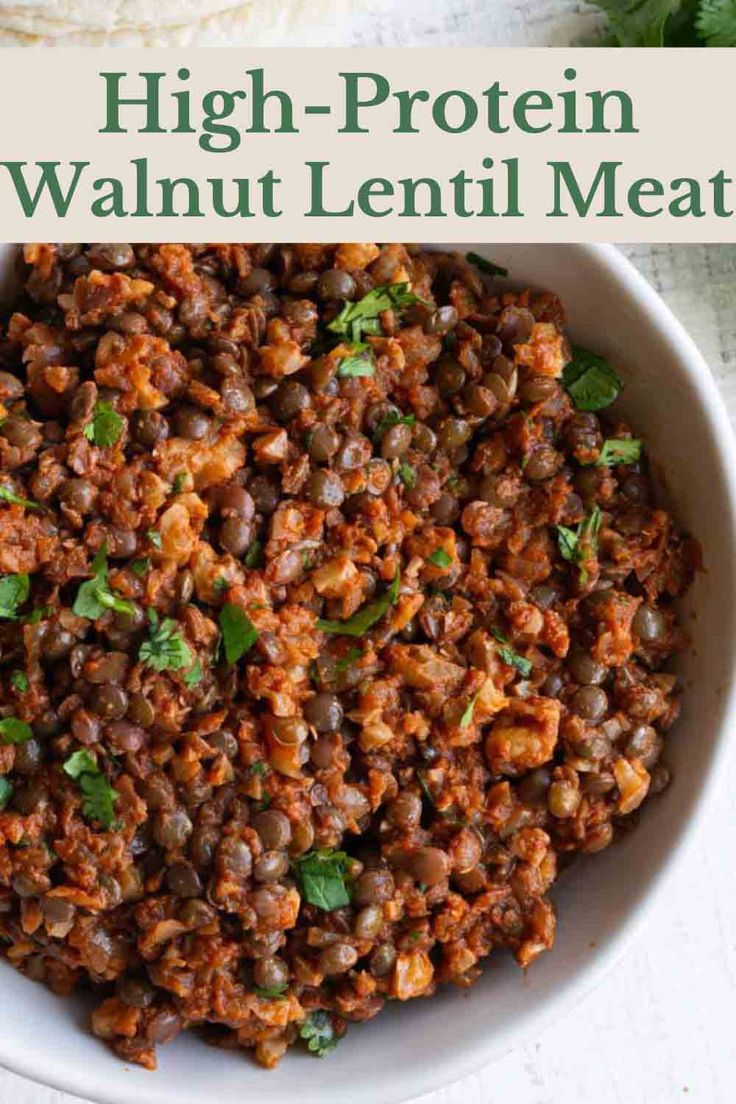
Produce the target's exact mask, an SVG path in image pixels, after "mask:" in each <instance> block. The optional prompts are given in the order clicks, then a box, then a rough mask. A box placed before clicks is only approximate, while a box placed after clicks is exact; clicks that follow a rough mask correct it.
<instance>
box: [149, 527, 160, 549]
mask: <svg viewBox="0 0 736 1104" xmlns="http://www.w3.org/2000/svg"><path fill="white" fill-rule="evenodd" d="M146 536H147V537H148V539H149V541H150V542H151V544H152V545H153V547H154V548H158V549H160V548H161V545H162V540H161V534H160V533H159V531H158V529H149V530H148V531H147V533H146Z"/></svg>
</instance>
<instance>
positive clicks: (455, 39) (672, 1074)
mask: <svg viewBox="0 0 736 1104" xmlns="http://www.w3.org/2000/svg"><path fill="white" fill-rule="evenodd" d="M348 9H350V13H349V14H347V12H348ZM360 9H362V10H360ZM345 11H346V18H345V20H343V21H340V22H338V23H334V24H331V25H329V26H326V27H324V26H321V27H315V28H313V29H311V30H310V31H309V32H308V33H302V32H300V33H299V36H298V38H297V39H296V41H295V40H294V36H293V35H291V36H290V34H289V32H288V30H286V29H284V30H282V31H278V32H272V31H271V32H269V33H265V32H264V35H263V39H264V41H265V40H266V39H268V41H269V42H270V43H271V44H274V45H276V44H279V45H307V44H316V43H317V42H319V43H320V44H322V45H331V46H350V45H371V46H406V45H412V46H417V45H448V46H468V45H489V46H491V45H501V46H513V45H551V46H562V45H570V44H573V43H575V42H579V41H580V39H581V38H584V37H585V36H586V35H589V34H590V33H591V32H592V31H593V30H594V29H595V27H596V25H597V22H598V20H597V16H596V15H595V14H593V13H592V12H591V11H590V9H588V10H587V11H586V10H584V8H583V6H582V5H580V4H578V3H576V2H574V0H421V2H413V0H401V2H398V0H397V2H393V0H376V2H375V3H372V4H369V3H367V2H366V3H360V2H358V0H352V2H350V0H345ZM249 41H250V42H251V44H255V42H254V40H253V38H250V40H249ZM624 252H626V253H627V254H628V256H629V257H630V258H631V259H632V260H633V261H634V263H635V264H636V265H637V267H638V268H639V269H640V270H641V271H642V272H643V274H644V275H645V276H646V277H647V278H648V279H649V280H650V281H651V282H652V284H653V285H654V286H655V288H656V289H657V291H658V292H659V293H660V294H661V295H662V296H663V298H664V299H665V300H666V301H667V302H668V303H669V305H670V306H671V307H672V308H673V310H674V311H675V313H676V314H677V315H678V316H679V318H680V320H681V321H682V322H683V323H684V325H685V326H686V328H687V329H688V330H689V331H690V333H691V334H692V336H693V337H694V339H695V340H696V342H697V343H698V345H699V346H700V348H701V350H702V352H703V353H704V355H705V357H706V360H707V361H708V363H709V364H710V366H711V368H712V370H713V372H714V374H715V376H716V378H717V380H718V382H719V384H720V386H721V390H722V393H723V395H724V397H725V399H726V401H727V403H728V405H729V410H730V412H731V417H732V420H733V421H734V423H736V309H735V307H734V300H735V299H736V246H699V245H686V246H670V245H657V246H647V245H636V246H630V247H624ZM733 769H735V770H736V763H734V767H733ZM643 830H646V824H645V825H644V826H643ZM735 866H736V807H735V806H734V803H733V800H732V799H731V798H730V796H729V793H728V791H727V787H725V786H724V787H722V788H721V793H720V795H718V796H717V798H716V800H714V801H713V803H712V805H711V808H710V814H709V816H708V817H707V818H706V820H705V822H704V824H703V827H702V829H701V832H700V835H699V837H698V839H697V840H696V841H695V843H694V845H693V847H692V849H691V851H690V854H689V857H688V859H687V860H686V862H685V863H684V864H683V866H682V867H681V869H680V870H679V872H678V873H677V874H676V876H675V878H674V879H673V881H672V882H671V884H670V885H669V887H668V889H667V892H666V893H665V895H664V897H663V899H662V900H661V901H660V903H659V905H658V907H657V909H656V911H655V912H654V913H653V914H652V915H651V917H650V919H649V921H648V923H647V925H646V927H645V928H644V929H643V930H642V931H641V933H640V934H639V935H638V937H637V938H636V940H635V942H634V944H633V945H632V946H631V947H630V948H629V950H628V952H627V953H626V954H625V955H624V957H623V958H622V959H621V961H620V962H619V964H618V965H617V966H616V967H615V968H614V970H613V972H612V974H610V975H609V977H608V978H607V980H606V981H605V983H604V984H603V985H601V986H600V987H599V988H598V989H597V990H596V991H594V992H593V993H592V994H590V995H589V996H588V997H587V998H586V999H585V1000H584V1001H583V1002H582V1003H581V1004H580V1005H579V1006H578V1007H577V1008H576V1009H575V1010H574V1011H572V1012H571V1013H569V1014H568V1015H567V1016H565V1017H564V1018H563V1019H561V1020H559V1021H558V1022H557V1023H555V1024H553V1025H552V1026H550V1027H549V1028H548V1029H547V1030H546V1031H545V1032H544V1033H543V1034H541V1035H540V1036H539V1037H538V1038H537V1039H535V1040H533V1041H531V1042H529V1043H527V1044H526V1045H524V1046H522V1047H520V1048H519V1049H518V1050H516V1051H514V1052H513V1053H511V1054H509V1055H508V1056H507V1057H505V1058H504V1059H502V1060H500V1061H498V1062H496V1063H495V1064H494V1065H492V1066H490V1067H488V1068H486V1069H485V1070H483V1071H482V1072H480V1073H478V1074H476V1075H474V1076H472V1077H470V1078H467V1079H466V1080H465V1081H462V1082H458V1083H456V1084H455V1085H451V1086H448V1087H447V1088H445V1089H443V1090H440V1091H439V1092H436V1093H432V1094H430V1095H427V1096H424V1097H422V1098H421V1104H583V1102H584V1101H588V1100H591V1101H595V1104H676V1102H679V1101H683V1104H731V1102H732V1101H733V1100H734V1099H736V1088H734V1081H735V1080H736V1044H735V1041H734V1022H735V1020H736V876H735V874H734V867H735ZM4 1014H6V1015H7V1014H12V1012H9V1010H7V1009H6V1010H4ZM287 1060H288V1059H287ZM152 1076H155V1074H154V1075H152ZM267 1076H268V1075H267V1074H264V1077H267ZM0 1102H2V1104H74V1098H72V1097H69V1096H66V1095H65V1094H63V1093H59V1092H56V1091H53V1090H50V1089H45V1088H42V1087H40V1086H38V1085H35V1084H33V1083H31V1082H29V1081H26V1080H24V1079H22V1078H19V1077H16V1076H14V1075H13V1074H10V1073H7V1072H4V1071H2V1070H0ZM203 1104H206V1102H204V1101H203ZM376 1104H380V1101H376ZM416 1104H419V1101H417V1102H416Z"/></svg>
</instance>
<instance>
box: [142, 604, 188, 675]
mask: <svg viewBox="0 0 736 1104" xmlns="http://www.w3.org/2000/svg"><path fill="white" fill-rule="evenodd" d="M152 612H153V611H151V610H149V619H150V614H151V613H152ZM138 658H139V659H140V661H141V663H145V664H146V666H147V667H150V668H151V669H152V670H154V671H181V670H182V669H183V668H185V667H191V665H192V653H191V651H190V649H189V645H188V644H187V642H186V640H185V639H184V637H183V636H182V635H181V632H180V631H179V625H178V624H177V622H176V621H173V620H172V619H171V618H170V617H167V618H165V619H164V620H163V621H162V622H161V624H160V625H159V624H158V617H156V621H155V623H154V622H153V620H152V621H151V634H150V636H149V638H148V640H144V641H143V643H142V644H141V646H140V650H139V652H138Z"/></svg>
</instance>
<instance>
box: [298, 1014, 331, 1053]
mask: <svg viewBox="0 0 736 1104" xmlns="http://www.w3.org/2000/svg"><path fill="white" fill-rule="evenodd" d="M299 1035H300V1037H301V1038H302V1039H304V1041H305V1042H306V1044H307V1050H311V1052H312V1053H313V1054H316V1055H317V1057H318V1058H324V1057H325V1055H326V1054H329V1053H330V1051H331V1050H334V1049H335V1047H336V1046H337V1044H338V1038H337V1036H336V1034H335V1029H334V1027H333V1026H332V1019H331V1017H330V1014H329V1012H325V1011H324V1009H322V1008H318V1009H317V1010H316V1011H314V1012H310V1014H309V1015H308V1016H307V1018H306V1020H305V1021H304V1023H303V1024H302V1025H301V1027H300V1028H299Z"/></svg>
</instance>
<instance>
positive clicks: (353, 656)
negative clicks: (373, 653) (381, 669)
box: [335, 648, 363, 675]
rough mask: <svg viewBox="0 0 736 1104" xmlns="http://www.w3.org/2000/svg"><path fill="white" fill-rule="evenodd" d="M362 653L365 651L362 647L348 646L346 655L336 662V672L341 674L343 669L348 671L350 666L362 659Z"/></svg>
mask: <svg viewBox="0 0 736 1104" xmlns="http://www.w3.org/2000/svg"><path fill="white" fill-rule="evenodd" d="M362 655H363V653H362V652H361V650H360V648H348V650H347V652H346V653H345V655H344V656H342V657H341V658H340V659H338V660H337V662H336V663H335V673H336V674H338V675H341V674H342V673H343V671H347V669H348V667H352V665H353V664H354V663H355V661H356V660H358V659H360V658H361V656H362Z"/></svg>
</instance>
